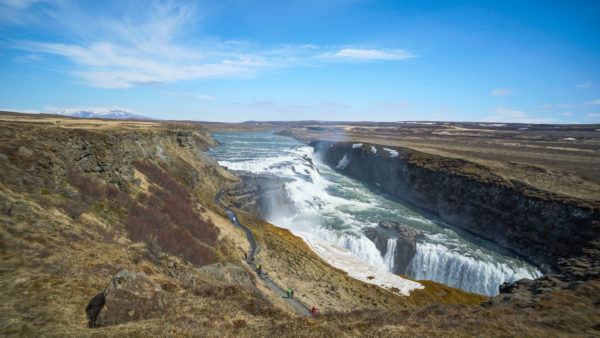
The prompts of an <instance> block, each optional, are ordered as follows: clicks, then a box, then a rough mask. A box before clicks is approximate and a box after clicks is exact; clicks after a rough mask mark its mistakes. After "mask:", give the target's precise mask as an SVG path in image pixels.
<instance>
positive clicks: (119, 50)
mask: <svg viewBox="0 0 600 338" xmlns="http://www.w3.org/2000/svg"><path fill="white" fill-rule="evenodd" d="M0 78H1V80H2V81H0V109H9V110H17V111H31V112H69V111H76V110H79V109H95V110H98V111H103V110H109V109H115V108H119V109H127V110H131V111H133V112H135V113H138V114H142V115H146V116H150V117H154V118H169V119H190V120H208V121H245V120H303V119H318V120H378V121H402V120H447V121H499V122H534V123H535V122H539V123H546V122H552V123H598V122H600V2H598V1H562V2H558V1H477V2H468V1H436V2H429V4H426V2H425V1H337V0H328V1H317V0H304V1H243V0H239V1H227V0H221V1H195V2H191V1H139V2H136V1H114V2H111V1H66V0H53V1H44V0H0Z"/></svg>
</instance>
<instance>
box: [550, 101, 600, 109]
mask: <svg viewBox="0 0 600 338" xmlns="http://www.w3.org/2000/svg"><path fill="white" fill-rule="evenodd" d="M591 106H600V99H595V100H590V101H586V102H581V103H546V104H544V105H543V106H542V107H543V108H544V109H571V108H585V107H591Z"/></svg>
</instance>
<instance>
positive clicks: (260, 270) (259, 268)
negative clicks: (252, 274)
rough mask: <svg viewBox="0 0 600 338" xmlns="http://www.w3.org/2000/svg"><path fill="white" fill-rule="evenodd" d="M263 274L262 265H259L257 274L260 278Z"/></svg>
mask: <svg viewBox="0 0 600 338" xmlns="http://www.w3.org/2000/svg"><path fill="white" fill-rule="evenodd" d="M261 272H262V265H260V264H257V265H256V273H258V276H259V277H260V273H261Z"/></svg>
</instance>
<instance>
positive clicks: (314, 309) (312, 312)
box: [310, 306, 319, 316]
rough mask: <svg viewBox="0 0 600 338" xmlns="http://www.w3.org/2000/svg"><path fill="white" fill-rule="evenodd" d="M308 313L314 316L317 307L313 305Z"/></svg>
mask: <svg viewBox="0 0 600 338" xmlns="http://www.w3.org/2000/svg"><path fill="white" fill-rule="evenodd" d="M310 314H311V315H313V316H316V315H318V314H319V309H317V307H316V306H313V307H312V308H311V309H310Z"/></svg>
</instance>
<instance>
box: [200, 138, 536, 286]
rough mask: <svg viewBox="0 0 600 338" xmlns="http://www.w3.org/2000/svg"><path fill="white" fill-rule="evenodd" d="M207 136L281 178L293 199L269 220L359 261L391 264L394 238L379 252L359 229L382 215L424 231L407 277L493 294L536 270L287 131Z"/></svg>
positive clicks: (223, 159)
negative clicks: (333, 164)
mask: <svg viewBox="0 0 600 338" xmlns="http://www.w3.org/2000/svg"><path fill="white" fill-rule="evenodd" d="M213 136H214V138H215V139H216V140H218V141H219V142H220V145H219V146H217V147H215V148H213V149H211V150H210V151H209V154H210V155H211V156H212V157H214V158H215V159H216V160H217V161H218V162H219V164H221V165H222V166H224V167H227V168H228V169H230V170H239V171H247V172H252V173H261V174H264V173H267V174H272V175H276V176H279V177H281V178H283V179H284V180H285V193H286V195H287V197H288V199H289V200H290V201H291V203H292V205H291V206H289V207H285V208H274V210H273V211H272V212H271V214H269V215H268V216H267V221H269V222H271V223H273V224H275V225H277V226H280V227H284V228H288V229H290V230H292V231H293V232H295V233H302V234H307V235H308V236H310V238H316V239H318V240H319V241H321V242H324V243H328V244H330V245H332V246H336V247H342V248H345V249H346V250H347V251H349V253H350V254H351V255H354V256H355V257H356V258H358V260H357V261H359V262H360V263H361V264H364V265H365V266H370V267H373V268H374V269H376V270H379V271H390V270H391V269H392V268H393V264H394V262H393V259H392V258H393V256H392V255H391V253H390V252H393V250H395V247H396V243H395V242H394V241H393V240H390V241H388V253H387V255H386V254H382V253H380V252H379V250H378V249H377V248H376V247H375V244H374V243H373V242H372V241H371V240H369V239H368V238H367V237H366V236H365V235H364V234H363V232H362V231H361V229H363V228H364V227H374V226H377V223H378V222H379V221H381V220H390V221H397V222H400V223H403V224H405V225H408V226H410V227H414V228H416V229H419V230H421V231H422V232H423V233H424V236H423V238H422V239H421V240H420V241H419V242H418V243H417V253H416V255H415V256H414V257H413V259H412V261H411V263H410V265H409V267H408V271H407V274H408V275H409V276H410V277H412V278H415V279H426V280H434V281H437V282H440V283H444V284H446V285H450V286H454V287H458V288H461V289H464V290H467V291H473V292H477V293H480V294H486V295H495V294H497V293H498V286H499V285H500V284H502V283H503V282H507V281H515V280H518V279H521V278H535V277H538V276H540V275H541V274H540V272H539V270H538V269H536V268H535V267H534V266H532V265H530V264H528V263H527V262H525V261H523V260H522V259H520V258H518V257H515V256H513V255H511V254H510V253H508V252H506V251H505V250H502V249H501V248H499V247H497V246H495V245H493V244H492V243H489V242H487V241H484V240H482V239H479V238H476V237H474V236H472V235H469V234H466V233H463V232H460V231H458V230H454V229H452V228H451V227H449V226H448V225H446V224H444V223H442V222H440V221H439V220H436V219H434V218H433V217H431V216H427V215H425V214H423V213H421V212H419V211H417V210H415V209H413V208H411V207H410V206H408V205H405V204H403V203H400V202H398V201H394V200H391V199H389V198H387V197H385V196H382V195H380V194H377V193H374V192H372V191H371V190H370V189H368V188H367V187H366V186H365V185H363V184H361V183H360V182H357V181H356V180H353V179H351V178H348V177H345V176H343V175H341V174H339V173H337V172H335V170H333V169H331V168H330V167H329V166H327V165H325V164H323V163H322V162H321V161H320V159H319V154H316V153H314V151H313V149H312V148H311V147H309V146H307V145H306V144H304V143H301V142H299V141H297V140H295V139H293V138H289V137H284V136H279V135H275V134H273V133H271V132H232V133H217V134H214V135H213ZM311 162H312V163H311ZM313 164H314V165H313ZM304 238H305V239H306V238H307V237H306V236H304ZM316 251H320V250H316ZM317 253H319V252H317ZM329 258H330V259H331V257H329ZM334 263H336V262H334ZM337 263H339V264H332V265H334V266H336V267H340V266H341V267H342V269H344V266H343V265H344V262H343V261H341V260H340V262H337ZM348 269H350V268H348ZM344 270H347V269H344ZM351 275H352V274H351Z"/></svg>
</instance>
